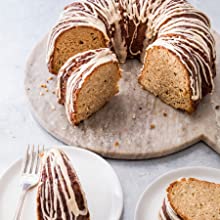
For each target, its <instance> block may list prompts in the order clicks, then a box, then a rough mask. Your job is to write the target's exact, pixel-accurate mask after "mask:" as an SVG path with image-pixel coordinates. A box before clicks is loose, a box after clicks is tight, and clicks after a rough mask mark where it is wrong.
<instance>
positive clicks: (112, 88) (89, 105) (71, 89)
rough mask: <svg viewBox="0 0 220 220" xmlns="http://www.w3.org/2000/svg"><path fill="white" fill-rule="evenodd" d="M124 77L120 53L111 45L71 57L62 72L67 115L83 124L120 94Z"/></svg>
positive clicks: (61, 95)
mask: <svg viewBox="0 0 220 220" xmlns="http://www.w3.org/2000/svg"><path fill="white" fill-rule="evenodd" d="M120 78H121V71H120V68H119V64H118V60H117V58H116V56H115V55H114V54H113V53H112V52H111V50H110V49H108V48H101V49H96V50H89V51H86V52H83V53H80V54H77V55H75V56H73V57H71V58H70V59H69V60H68V61H67V62H66V63H65V64H64V66H63V67H62V68H61V69H60V71H59V74H58V87H57V95H58V102H59V103H61V104H64V105H65V109H66V114H67V118H68V120H69V122H70V123H72V124H75V125H77V124H79V123H80V122H81V121H83V120H85V119H87V118H88V117H89V116H91V115H92V114H93V113H95V112H96V111H98V110H99V109H100V108H101V107H102V106H104V104H105V103H107V102H108V101H109V100H110V99H111V97H113V96H114V95H115V94H116V93H118V82H119V80H120Z"/></svg>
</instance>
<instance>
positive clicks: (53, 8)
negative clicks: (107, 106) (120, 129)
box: [0, 0, 220, 220]
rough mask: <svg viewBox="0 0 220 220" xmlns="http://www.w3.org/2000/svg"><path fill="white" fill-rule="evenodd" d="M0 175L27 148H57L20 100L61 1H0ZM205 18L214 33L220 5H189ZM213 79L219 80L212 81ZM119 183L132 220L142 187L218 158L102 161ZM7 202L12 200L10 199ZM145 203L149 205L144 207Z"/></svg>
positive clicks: (126, 218)
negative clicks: (32, 59) (30, 60)
mask: <svg viewBox="0 0 220 220" xmlns="http://www.w3.org/2000/svg"><path fill="white" fill-rule="evenodd" d="M0 2H1V4H0V46H1V47H0V76H1V78H0V94H1V95H0V174H2V173H3V172H4V170H5V169H6V168H7V167H8V166H9V165H10V164H11V163H12V162H13V161H14V160H16V159H17V158H18V157H20V156H22V155H23V152H24V149H25V148H26V146H27V144H29V143H35V144H38V143H39V144H46V145H49V146H53V145H58V144H60V142H58V141H57V140H55V139H54V138H53V137H51V136H50V135H49V134H47V133H46V132H45V131H44V130H43V129H42V128H41V127H40V126H39V125H38V124H37V122H35V120H34V119H33V117H32V116H31V114H30V111H29V109H28V107H27V104H26V98H25V95H24V89H23V81H24V68H25V62H26V60H27V57H28V54H29V53H30V51H31V49H32V48H33V46H34V45H35V44H36V43H37V42H38V41H39V40H40V39H41V38H42V37H43V36H44V35H45V34H46V33H47V32H48V30H49V29H50V28H51V26H52V25H53V24H54V23H55V21H56V20H57V17H58V15H59V13H60V11H61V10H62V8H63V7H64V6H65V5H66V4H67V3H70V2H71V1H67V0H36V1H33V0H32V1H31V0H7V1H3V0H1V1H0ZM191 2H192V3H193V4H194V5H196V6H197V7H198V8H200V9H201V10H203V11H205V12H206V13H207V14H208V15H209V16H210V18H211V20H212V24H213V28H214V29H215V30H217V31H218V32H219V33H220V15H219V14H220V11H219V8H220V7H219V6H220V1H219V0H194V1H193V0H192V1H191ZM218 77H219V76H218ZM108 161H109V162H110V163H111V164H112V166H113V167H114V169H115V171H116V172H117V174H118V176H119V179H120V181H121V184H122V187H123V191H124V195H125V204H124V207H125V210H124V214H123V217H122V219H123V220H131V219H133V218H134V210H135V206H136V203H137V200H138V198H139V196H140V195H141V193H142V192H143V190H144V189H145V188H146V186H147V185H148V183H150V182H151V181H152V180H154V179H155V178H156V177H158V176H159V175H161V174H163V173H165V172H167V171H169V170H172V169H175V168H178V167H185V166H201V165H204V166H210V167H217V168H218V167H220V160H219V156H218V155H217V154H216V153H215V152H214V151H212V150H211V149H210V148H209V147H208V146H206V145H205V144H203V143H198V144H196V145H194V146H193V147H191V148H189V149H187V150H184V151H182V152H180V153H176V154H174V155H171V156H168V157H164V158H161V159H154V160H146V161H138V162H135V161H114V160H108ZM12 199H13V198H12ZM149 202H150V201H149Z"/></svg>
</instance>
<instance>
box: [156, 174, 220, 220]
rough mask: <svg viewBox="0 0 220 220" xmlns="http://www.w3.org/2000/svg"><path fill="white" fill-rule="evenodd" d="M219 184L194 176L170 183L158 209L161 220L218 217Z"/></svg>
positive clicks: (219, 209)
mask: <svg viewBox="0 0 220 220" xmlns="http://www.w3.org/2000/svg"><path fill="white" fill-rule="evenodd" d="M219 195H220V185H219V184H216V183H211V182H207V181H203V180H198V179H195V178H182V179H180V180H177V181H175V182H173V183H171V184H170V186H169V187H168V188H167V196H166V198H165V199H164V202H163V205H162V208H161V210H160V219H161V220H173V219H175V220H218V219H220V196H219Z"/></svg>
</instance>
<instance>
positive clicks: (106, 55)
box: [57, 48, 118, 123]
mask: <svg viewBox="0 0 220 220" xmlns="http://www.w3.org/2000/svg"><path fill="white" fill-rule="evenodd" d="M78 62H79V63H82V65H79V66H78V67H76V68H75V69H74V70H73V71H72V68H73V67H75V65H76V63H78ZM108 62H118V61H117V58H116V56H115V55H114V54H113V53H112V52H111V50H110V49H108V48H102V49H97V50H90V51H88V52H83V53H80V54H77V55H76V56H73V57H72V58H70V59H69V60H68V61H67V62H66V63H65V64H64V66H63V67H62V68H61V70H60V72H59V75H58V86H57V94H58V98H59V99H60V98H62V97H61V95H62V81H63V78H65V76H66V74H69V73H70V76H69V78H68V80H67V83H66V96H65V109H66V114H67V118H68V120H69V122H70V123H72V118H71V116H72V113H74V112H75V98H76V97H75V91H76V90H79V89H80V88H82V85H83V83H84V82H85V79H86V78H87V77H88V76H89V75H91V74H92V73H93V71H94V70H95V69H96V68H97V67H99V66H100V65H102V64H105V63H108Z"/></svg>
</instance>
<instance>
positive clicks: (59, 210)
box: [37, 149, 90, 220]
mask: <svg viewBox="0 0 220 220" xmlns="http://www.w3.org/2000/svg"><path fill="white" fill-rule="evenodd" d="M37 219H38V220H51V219H53V220H89V219H90V214H89V210H88V207H87V202H86V198H85V194H84V192H83V190H82V187H81V184H80V182H79V179H78V177H77V175H76V172H75V170H74V169H73V167H72V164H71V162H70V160H69V158H68V157H67V155H66V154H65V153H64V152H63V151H61V150H58V149H51V150H49V151H48V152H45V153H44V156H43V159H42V171H41V177H40V182H39V184H38V195H37Z"/></svg>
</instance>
